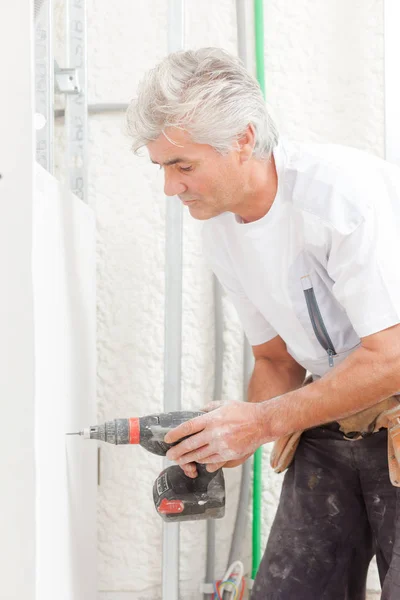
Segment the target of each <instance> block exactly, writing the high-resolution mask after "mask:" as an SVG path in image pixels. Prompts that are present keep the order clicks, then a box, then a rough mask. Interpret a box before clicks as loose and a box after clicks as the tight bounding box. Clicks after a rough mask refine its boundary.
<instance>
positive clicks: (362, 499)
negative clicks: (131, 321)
mask: <svg viewBox="0 0 400 600" xmlns="http://www.w3.org/2000/svg"><path fill="white" fill-rule="evenodd" d="M128 125H129V131H130V134H131V135H132V137H133V139H134V145H133V147H134V150H135V151H136V150H137V149H138V148H140V147H142V146H147V149H148V151H149V154H150V158H151V160H152V162H154V163H156V164H158V165H160V168H162V169H163V170H164V174H165V194H166V195H167V196H175V195H177V196H179V198H180V199H181V201H182V203H183V204H184V205H186V206H187V207H188V209H189V212H190V214H191V215H192V216H193V217H194V218H195V219H201V220H204V221H205V224H204V251H205V254H206V257H207V259H208V261H209V263H210V265H211V267H212V269H213V271H214V272H215V274H216V275H217V277H218V278H219V280H220V281H221V283H222V285H223V286H224V288H225V289H226V291H227V293H228V294H229V296H230V297H231V299H232V301H233V303H234V304H235V306H236V309H237V311H238V314H239V317H240V319H241V321H242V323H243V326H244V329H245V332H246V335H247V337H248V339H249V341H250V343H251V344H252V346H253V351H254V357H255V367H254V372H253V375H252V378H251V382H250V386H249V395H248V399H249V402H248V403H231V404H229V405H225V406H220V405H215V404H212V405H211V406H209V407H208V410H209V411H210V412H207V414H205V415H204V416H201V417H198V418H197V419H194V420H192V421H190V422H187V423H185V424H183V425H182V426H180V427H178V428H177V429H176V430H174V431H172V432H171V433H169V434H168V436H166V441H167V442H174V441H177V440H179V439H181V438H182V437H184V436H187V435H189V434H192V435H191V437H190V438H188V439H186V440H185V441H183V442H181V443H180V444H178V445H177V446H175V447H174V448H173V449H171V450H170V451H169V453H168V457H169V458H170V459H172V460H176V461H177V462H178V464H180V465H181V466H182V468H183V469H184V470H185V472H186V473H187V474H188V475H189V476H192V477H195V476H196V469H195V465H194V461H196V462H200V463H205V464H207V465H208V467H207V468H208V469H209V470H210V471H212V470H216V469H217V468H219V467H221V466H225V467H229V466H236V465H238V464H241V463H242V462H244V461H245V460H246V459H247V458H248V457H249V456H250V455H251V454H253V453H254V451H255V450H256V449H257V448H258V447H259V446H261V445H262V444H264V443H266V442H270V441H275V440H282V439H283V440H285V436H290V435H292V434H296V432H304V433H303V434H302V436H301V439H300V443H299V445H298V447H297V450H296V452H295V455H294V460H293V461H292V463H291V464H290V466H289V469H288V471H287V473H286V476H285V479H284V483H283V488H282V495H281V499H280V503H279V507H278V511H277V515H276V518H275V521H274V524H273V527H272V531H271V535H270V538H269V541H268V544H267V548H266V551H265V555H264V558H263V560H262V563H261V565H260V568H259V572H258V574H257V578H256V581H255V583H254V588H253V592H252V600H261V599H263V600H265V599H267V600H277V599H279V600H362V599H364V598H365V581H366V573H367V570H368V565H369V563H370V560H371V558H372V556H373V555H374V554H376V556H377V562H378V568H379V574H380V578H381V583H382V585H383V595H382V598H383V599H384V600H396V599H397V600H398V598H400V575H399V573H400V524H399V523H400V515H399V517H398V519H397V525H396V496H397V495H398V494H397V488H396V487H394V486H393V485H392V484H391V482H390V480H389V475H388V458H387V430H386V429H385V428H384V427H379V426H377V422H378V423H379V420H378V419H379V416H380V415H381V414H382V413H383V412H384V411H385V410H386V409H388V408H392V407H393V406H394V407H396V406H397V403H398V400H397V397H396V392H398V391H399V390H400V264H399V261H398V239H399V235H400V170H399V169H398V168H396V167H395V166H393V165H389V164H387V163H385V162H384V161H382V160H380V159H378V158H375V157H372V156H369V155H367V154H365V153H362V152H360V151H357V150H354V149H350V148H346V147H341V146H334V145H318V144H294V143H291V142H289V141H286V140H279V139H278V133H277V130H276V127H275V125H274V123H273V120H272V119H271V117H270V115H269V114H268V111H267V109H266V107H265V103H264V101H263V98H262V94H261V92H260V89H259V87H258V84H257V82H256V81H255V80H254V79H253V78H252V77H251V76H250V75H249V74H248V73H247V72H246V70H245V69H244V68H243V66H242V65H241V64H240V63H239V61H237V60H236V59H235V58H234V57H232V56H230V55H229V54H227V53H225V52H224V51H222V50H220V49H216V48H204V49H201V50H198V51H187V52H180V53H175V54H172V55H170V56H168V57H167V58H166V59H165V60H164V61H162V63H161V64H159V65H158V66H157V67H156V68H155V69H153V70H152V71H150V72H149V73H148V74H147V75H146V77H145V79H144V80H143V82H142V83H141V85H140V88H139V93H138V97H137V99H135V100H134V101H133V102H132V105H131V107H130V110H129V111H128ZM306 371H309V372H310V373H311V375H312V378H311V383H310V384H309V385H307V386H304V385H303V383H304V380H305V375H306ZM297 437H299V433H297ZM287 439H289V442H288V443H289V445H290V440H291V439H292V444H293V447H292V448H291V452H289V455H290V454H293V452H294V449H295V445H294V442H293V438H287ZM279 443H280V442H278V444H279ZM289 449H290V446H289ZM279 461H280V457H279V456H278V463H279ZM287 462H288V461H287ZM285 466H287V465H283V467H285ZM396 527H397V548H398V549H397V551H396V549H395V550H394V551H393V547H394V545H395V544H396V540H395V528H396Z"/></svg>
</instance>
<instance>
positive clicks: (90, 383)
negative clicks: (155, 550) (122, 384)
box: [33, 165, 97, 600]
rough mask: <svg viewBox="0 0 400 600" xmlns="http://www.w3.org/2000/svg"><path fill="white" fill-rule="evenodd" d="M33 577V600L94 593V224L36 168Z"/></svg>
mask: <svg viewBox="0 0 400 600" xmlns="http://www.w3.org/2000/svg"><path fill="white" fill-rule="evenodd" d="M33 290H34V319H35V374H36V386H35V394H36V423H35V433H36V476H37V508H36V517H37V544H36V549H37V574H36V591H37V598H38V599H40V600H54V598H57V600H94V598H95V596H96V588H97V581H96V485H97V480H96V473H97V470H96V455H97V445H96V443H95V442H93V443H91V442H84V441H83V439H81V438H80V437H72V436H68V437H67V436H66V435H65V433H66V432H67V431H77V429H80V428H82V427H83V426H85V425H87V424H89V423H92V422H95V421H96V411H95V379H96V359H95V356H96V346H95V331H96V322H95V313H96V307H95V296H96V295H95V223H94V216H93V212H92V210H91V209H90V208H89V207H88V206H87V205H86V204H84V203H83V202H82V201H81V200H79V199H78V198H77V197H75V196H74V195H73V194H71V193H70V192H68V191H66V190H65V189H64V188H63V187H62V185H61V184H60V183H59V182H58V181H57V180H56V179H54V177H52V176H51V175H49V173H47V172H46V171H45V170H43V169H42V168H41V167H40V166H39V165H37V167H36V189H35V194H34V205H33Z"/></svg>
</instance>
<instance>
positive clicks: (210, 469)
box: [206, 462, 226, 473]
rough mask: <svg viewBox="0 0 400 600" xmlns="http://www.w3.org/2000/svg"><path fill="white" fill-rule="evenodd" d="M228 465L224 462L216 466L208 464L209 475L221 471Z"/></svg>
mask: <svg viewBox="0 0 400 600" xmlns="http://www.w3.org/2000/svg"><path fill="white" fill-rule="evenodd" d="M225 464H226V463H224V462H220V463H215V464H211V465H210V464H207V466H206V469H207V471H208V472H209V473H215V471H218V469H221V468H222V467H223V466H224V465H225Z"/></svg>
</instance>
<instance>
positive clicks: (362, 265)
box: [327, 197, 400, 338]
mask: <svg viewBox="0 0 400 600" xmlns="http://www.w3.org/2000/svg"><path fill="white" fill-rule="evenodd" d="M380 200H381V201H380ZM398 203H399V204H400V197H399V198H398ZM397 210H398V209H397ZM399 225H400V223H399V214H398V212H397V211H396V209H395V207H392V206H391V203H390V201H389V200H388V199H387V198H382V199H378V200H377V201H376V202H374V204H372V203H369V204H368V203H366V204H365V205H364V207H363V209H362V217H361V218H360V219H359V221H358V223H357V224H356V225H355V226H353V227H350V228H349V229H348V230H346V231H345V232H343V231H342V232H339V231H337V230H333V231H332V241H331V248H330V252H329V257H328V264H327V270H328V274H329V275H330V277H331V278H332V280H333V281H334V285H333V288H332V291H333V294H334V295H335V297H336V299H337V300H338V301H339V302H340V304H341V305H342V306H343V307H344V309H345V310H346V313H347V315H348V317H349V319H350V322H351V323H352V325H353V327H354V330H355V331H356V333H357V335H358V336H359V337H360V338H361V337H365V336H367V335H371V334H373V333H377V332H378V331H382V330H383V329H387V328H388V327H391V326H393V325H396V324H397V323H400V261H399V245H400V235H399V234H400V229H399Z"/></svg>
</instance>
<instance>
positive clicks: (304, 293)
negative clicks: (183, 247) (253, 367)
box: [203, 140, 400, 376]
mask: <svg viewBox="0 0 400 600" xmlns="http://www.w3.org/2000/svg"><path fill="white" fill-rule="evenodd" d="M274 158H275V162H276V167H277V172H278V191H277V195H276V198H275V200H274V203H273V205H272V207H271V209H270V210H269V212H268V213H267V214H266V215H265V216H264V217H262V218H261V219H259V220H258V221H254V222H252V223H243V222H241V220H240V218H238V217H237V216H236V215H234V214H233V213H230V212H226V213H223V214H221V215H219V216H218V217H214V218H212V219H210V220H208V221H206V222H205V224H204V228H203V236H204V240H203V241H204V253H205V256H206V258H207V260H208V261H209V263H210V265H211V268H212V270H213V271H214V272H215V274H216V276H217V277H218V279H219V280H220V282H221V284H222V285H223V287H224V288H225V289H226V291H227V293H228V295H229V296H230V298H231V299H232V301H233V303H234V305H235V307H236V309H237V311H238V314H239V317H240V319H241V321H242V324H243V327H244V329H245V332H246V335H247V337H248V340H249V342H250V344H252V345H258V344H262V343H264V342H267V341H268V340H271V339H272V338H274V337H275V336H276V335H280V336H281V338H282V339H283V340H284V342H285V343H286V345H287V350H288V352H289V353H290V354H291V355H292V356H293V358H294V359H295V360H296V361H297V362H298V363H299V364H301V365H303V366H304V367H305V368H306V369H307V370H308V371H310V372H311V373H313V374H315V375H320V376H322V375H323V374H324V373H326V372H327V371H328V370H329V368H330V367H332V366H334V365H337V364H339V363H340V362H341V361H342V360H343V359H344V358H345V357H346V356H348V355H349V354H350V353H351V352H352V351H353V350H354V349H355V348H357V346H359V344H360V338H361V337H364V336H367V335H370V334H373V333H376V332H377V331H381V330H383V329H386V328H387V327H390V326H392V325H395V324H397V323H400V169H399V168H398V167H396V166H395V165H392V164H389V163H387V162H385V161H383V160H381V159H378V158H376V157H373V156H370V155H368V154H366V153H364V152H361V151H359V150H355V149H353V148H347V147H344V146H338V145H331V144H329V145H328V144H298V143H293V142H289V141H287V140H281V141H280V142H279V144H278V146H277V148H276V149H275V150H274Z"/></svg>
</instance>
